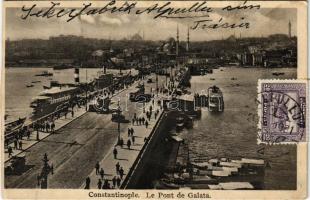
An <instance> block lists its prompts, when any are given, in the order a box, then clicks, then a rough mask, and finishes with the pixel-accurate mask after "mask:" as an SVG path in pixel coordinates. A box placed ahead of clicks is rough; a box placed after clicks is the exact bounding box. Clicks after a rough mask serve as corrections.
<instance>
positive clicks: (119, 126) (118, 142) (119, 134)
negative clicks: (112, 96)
mask: <svg viewBox="0 0 310 200" xmlns="http://www.w3.org/2000/svg"><path fill="white" fill-rule="evenodd" d="M117 114H118V119H117V131H118V139H117V144H118V145H119V144H120V141H121V121H120V119H121V107H120V102H119V101H118V110H117Z"/></svg>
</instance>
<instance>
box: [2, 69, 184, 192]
mask: <svg viewBox="0 0 310 200" xmlns="http://www.w3.org/2000/svg"><path fill="white" fill-rule="evenodd" d="M184 72H186V71H183V72H182V74H179V81H183V79H184V77H185V76H183V73H184ZM155 76H156V75H155V74H152V75H149V76H147V77H145V78H144V80H141V81H137V82H135V83H134V84H132V85H131V86H129V87H128V88H124V89H122V90H119V91H117V92H116V93H115V95H113V97H112V98H111V101H113V102H119V105H121V112H122V115H124V116H125V120H124V122H121V123H117V122H113V121H112V120H111V118H112V114H111V113H110V114H102V113H97V112H87V111H86V109H85V107H84V106H82V107H80V108H75V110H74V112H75V114H74V116H71V114H70V113H69V114H68V116H67V117H66V118H65V117H64V116H61V117H60V118H59V119H57V120H56V121H55V131H53V133H44V132H41V131H40V132H39V137H40V138H39V140H37V138H36V135H35V133H34V132H33V133H32V134H31V136H30V138H29V139H28V138H26V139H22V140H21V141H22V143H23V149H22V150H15V149H14V146H13V143H11V144H9V145H10V146H11V147H12V148H13V156H15V155H17V156H18V155H25V158H26V163H25V170H24V171H23V172H21V173H20V174H13V175H6V179H5V187H6V188H40V185H39V184H38V180H37V177H38V175H39V174H40V172H41V169H42V165H43V164H42V158H43V155H44V154H45V153H46V154H47V155H48V158H49V164H50V165H52V166H53V174H50V175H49V176H48V179H47V188H92V189H97V188H98V180H99V179H100V177H101V175H100V174H98V173H96V169H95V166H96V165H97V163H99V166H100V167H99V169H101V168H102V169H103V170H104V175H103V177H104V178H103V179H104V180H108V181H109V185H110V188H112V186H113V183H112V181H111V180H112V179H113V178H114V177H119V176H120V174H119V173H118V172H117V171H116V164H117V163H119V165H120V166H121V167H122V169H123V171H124V175H123V176H122V178H121V182H120V185H119V186H117V185H116V186H115V188H127V186H128V183H129V182H130V180H131V179H132V177H133V176H134V175H135V170H136V167H137V166H138V164H139V162H140V161H141V159H142V158H143V156H144V154H145V152H146V150H147V149H148V148H149V146H148V145H149V144H150V142H151V141H152V140H153V139H154V133H155V132H156V129H157V128H158V125H159V124H160V121H161V120H162V119H163V115H164V109H163V105H162V103H163V100H164V99H166V98H169V96H170V95H172V94H173V91H172V90H171V91H170V92H168V93H167V94H166V93H165V94H159V93H160V92H156V88H157V87H158V83H164V82H165V78H166V77H165V76H158V77H157V78H156V77H155ZM187 78H188V77H187ZM148 79H152V80H153V81H152V82H148V81H147V80H148ZM156 79H158V82H157V81H154V80H156ZM142 81H143V82H144V86H145V93H150V94H151V93H153V94H154V98H153V99H152V100H150V101H149V102H146V103H144V104H142V103H137V102H131V101H130V100H129V98H128V94H129V93H130V92H132V91H134V90H135V89H136V87H137V86H138V84H139V82H142ZM179 81H178V82H179ZM178 82H176V83H175V85H176V86H177V85H178ZM169 93H170V94H169ZM143 107H144V108H143ZM147 112H148V113H151V114H150V119H147V116H146V113H147ZM155 113H156V117H155ZM134 116H136V117H138V118H139V117H144V118H145V119H146V120H147V121H148V126H146V125H145V123H144V124H142V123H141V124H140V125H138V122H135V123H133V122H132V119H133V118H134ZM128 128H133V130H134V133H133V134H132V135H129V134H128ZM120 138H121V139H122V140H123V141H124V145H123V146H121V145H119V139H120ZM133 138H134V139H133ZM127 141H130V143H131V145H130V147H129V146H127ZM115 150H116V151H117V156H116V157H114V151H115ZM10 159H11V157H9V156H8V152H7V151H6V152H5V164H6V165H7V164H9V162H10ZM87 177H88V178H89V180H90V183H89V185H88V186H87V184H86V178H87ZM102 184H104V183H103V181H102Z"/></svg>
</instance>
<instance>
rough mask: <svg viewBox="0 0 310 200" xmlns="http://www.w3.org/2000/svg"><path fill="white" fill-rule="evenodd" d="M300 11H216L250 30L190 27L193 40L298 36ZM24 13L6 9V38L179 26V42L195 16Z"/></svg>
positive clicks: (152, 35)
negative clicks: (48, 15)
mask: <svg viewBox="0 0 310 200" xmlns="http://www.w3.org/2000/svg"><path fill="white" fill-rule="evenodd" d="M296 11H297V10H296V9H289V8H276V9H266V8H265V9H261V10H259V11H257V12H255V14H253V12H242V13H241V12H238V13H235V14H234V15H229V16H228V15H227V12H226V13H225V12H220V11H218V12H214V13H212V14H211V15H210V17H211V18H212V19H213V20H214V21H215V22H216V21H218V20H219V19H221V18H222V19H223V20H225V21H227V22H230V23H233V22H237V21H240V19H241V18H242V17H244V18H245V20H246V21H249V22H250V28H249V29H216V30H211V29H204V30H203V29H196V30H190V40H191V41H209V40H220V39H225V38H228V37H229V36H231V35H235V36H236V37H237V38H239V37H240V35H241V37H242V38H244V37H266V36H269V35H272V34H285V35H289V33H288V32H289V22H290V23H291V26H290V28H291V35H292V36H296V35H297V31H296V30H297V27H296V21H297V12H296ZM21 15H22V12H21V11H20V9H17V8H7V10H6V24H5V28H6V29H5V38H6V39H10V40H20V39H48V38H49V37H51V36H59V35H75V36H83V37H86V38H98V39H111V40H121V39H124V38H126V39H129V38H130V37H132V36H133V35H135V34H137V33H138V34H140V35H141V36H143V37H144V39H145V40H153V41H156V40H165V39H167V38H169V37H176V30H177V26H178V27H179V31H180V33H179V35H180V41H186V40H187V29H188V27H189V26H193V24H194V23H193V19H165V18H158V19H155V20H154V19H153V18H152V16H151V15H139V16H137V15H132V14H129V15H128V14H119V15H111V14H106V15H100V16H82V17H80V18H79V19H75V20H72V21H71V22H66V21H65V19H64V18H50V19H42V18H28V19H26V20H22V19H21V17H20V16H21Z"/></svg>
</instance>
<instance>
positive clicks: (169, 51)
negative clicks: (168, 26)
mask: <svg viewBox="0 0 310 200" xmlns="http://www.w3.org/2000/svg"><path fill="white" fill-rule="evenodd" d="M157 54H158V55H159V56H160V58H161V60H162V61H163V62H165V61H166V62H170V63H171V62H176V61H178V62H184V61H185V60H186V59H187V58H188V56H189V54H190V32H189V28H188V29H187V40H186V44H185V47H184V46H182V45H180V36H179V27H178V26H177V31H176V38H173V37H170V38H168V39H167V40H166V41H164V42H163V43H162V44H161V46H159V47H158V48H157Z"/></svg>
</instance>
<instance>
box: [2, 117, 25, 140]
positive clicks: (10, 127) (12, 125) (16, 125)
mask: <svg viewBox="0 0 310 200" xmlns="http://www.w3.org/2000/svg"><path fill="white" fill-rule="evenodd" d="M25 121H26V117H24V118H19V119H18V120H16V121H13V122H9V123H6V124H5V136H7V135H10V134H11V133H13V132H15V131H17V130H19V129H20V128H21V127H22V126H23V124H24V123H25Z"/></svg>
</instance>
